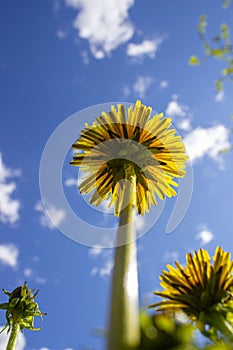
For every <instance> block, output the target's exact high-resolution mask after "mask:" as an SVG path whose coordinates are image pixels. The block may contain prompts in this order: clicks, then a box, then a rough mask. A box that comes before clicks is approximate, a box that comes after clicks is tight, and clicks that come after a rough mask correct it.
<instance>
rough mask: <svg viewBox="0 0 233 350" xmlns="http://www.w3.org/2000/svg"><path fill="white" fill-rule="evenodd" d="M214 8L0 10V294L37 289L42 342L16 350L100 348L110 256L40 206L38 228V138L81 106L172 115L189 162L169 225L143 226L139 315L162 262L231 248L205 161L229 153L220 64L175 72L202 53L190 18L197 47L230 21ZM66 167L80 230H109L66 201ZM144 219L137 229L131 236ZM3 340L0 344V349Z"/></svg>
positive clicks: (224, 190)
mask: <svg viewBox="0 0 233 350" xmlns="http://www.w3.org/2000/svg"><path fill="white" fill-rule="evenodd" d="M221 5H222V2H221V1H220V0H219V1H216V2H212V1H211V0H205V1H193V0H192V1H191V0H188V1H187V0H177V1H171V0H157V1H152V0H146V1H142V0H135V1H134V0H118V1H115V0H108V1H106V2H104V1H101V0H98V1H97V0H96V1H93V2H92V1H90V0H85V1H84V0H60V1H55V0H54V1H52V0H51V1H49V0H48V1H28V0H25V1H20V2H19V1H14V2H12V1H1V3H0V16H1V21H0V26H1V31H0V33H1V34H0V35H1V55H0V75H1V79H0V86H1V94H0V100H1V103H0V105H1V129H0V136H1V137H0V230H1V235H0V275H1V285H0V287H1V288H5V289H7V290H12V289H14V288H15V287H16V286H18V285H20V284H22V283H23V282H24V281H25V280H27V281H28V285H29V287H31V288H36V289H37V288H38V289H40V293H39V295H38V302H39V304H40V307H41V309H42V310H43V311H46V312H48V316H47V317H46V318H45V320H44V328H43V330H42V331H40V332H37V333H32V332H29V331H25V333H24V336H21V338H20V344H18V348H17V350H23V349H24V350H42V349H43V350H45V349H49V350H65V349H66V350H68V349H69V350H74V349H79V350H81V349H86V348H85V346H87V347H88V348H90V349H95V350H98V349H102V348H103V346H104V341H103V340H102V339H100V338H99V337H97V336H96V334H97V333H98V330H99V329H100V328H106V326H107V318H108V313H107V309H108V301H109V293H110V281H111V271H112V264H113V263H112V250H111V249H102V248H100V247H98V246H96V247H88V246H86V245H84V244H78V243H76V242H74V241H72V240H71V239H69V238H67V237H66V236H65V235H63V234H62V233H61V232H60V231H59V230H58V229H56V227H55V226H54V224H57V225H58V226H59V225H60V224H61V223H62V222H63V220H64V218H65V213H64V212H63V210H62V209H61V208H59V206H58V207H56V206H53V207H50V210H49V214H50V216H52V217H53V223H52V222H51V221H50V220H49V219H48V217H47V216H46V214H45V212H44V209H43V206H42V203H41V196H40V188H39V166H40V161H41V156H42V152H43V150H44V148H45V145H46V143H47V141H48V139H49V138H50V136H51V134H52V133H53V132H54V130H56V128H57V127H58V126H59V125H60V124H61V123H62V122H63V121H65V120H67V118H68V117H69V116H71V115H73V114H75V113H77V112H79V111H81V110H82V109H84V108H89V107H90V106H93V105H96V104H103V103H109V102H112V101H114V102H117V101H118V102H119V101H125V102H130V103H134V102H135V101H136V100H137V99H138V98H139V99H141V100H142V102H143V103H144V104H146V105H151V106H152V107H153V109H154V110H156V111H158V112H162V111H163V112H165V114H166V115H168V116H171V117H172V119H173V123H174V125H175V127H176V128H177V130H178V132H179V134H180V135H182V136H183V138H184V142H185V145H186V147H187V150H188V153H189V156H190V159H191V160H192V166H193V172H194V181H193V192H192V198H191V203H190V206H189V208H188V210H187V213H186V215H185V217H184V218H183V220H182V222H181V224H180V225H179V226H178V227H177V228H176V229H175V230H174V231H173V232H172V233H171V234H166V226H167V223H168V220H169V218H170V216H171V213H172V210H173V208H174V205H175V203H176V199H175V198H173V199H171V200H167V201H166V202H165V206H164V208H163V209H162V213H161V216H160V217H159V219H158V221H157V222H156V224H155V225H154V226H153V227H152V228H151V229H150V230H149V231H148V232H146V234H144V235H143V237H142V238H140V239H139V240H138V241H137V244H138V263H139V280H140V299H141V303H142V304H143V303H144V304H145V305H148V304H150V302H152V301H153V300H154V299H153V298H154V297H153V294H152V291H153V290H155V289H157V288H159V278H158V275H159V273H160V272H161V269H163V268H164V267H165V265H166V264H167V263H172V262H173V261H174V259H179V261H180V262H181V263H182V262H184V259H185V254H186V253H187V252H189V251H193V250H195V249H198V248H199V247H204V248H206V249H208V250H209V252H210V254H213V252H214V250H215V247H216V246H217V245H222V246H223V248H224V249H226V250H229V251H232V250H233V243H232V201H231V198H232V197H233V188H232V183H231V181H232V160H233V154H232V152H231V153H229V154H225V155H221V154H219V152H220V151H221V150H222V149H225V148H227V147H229V145H230V143H231V142H232V137H231V133H230V128H232V121H231V119H230V117H231V115H232V111H233V99H232V92H233V86H232V83H231V82H226V84H225V86H224V92H223V93H221V94H216V92H215V86H214V83H215V80H216V79H217V78H218V77H219V74H220V71H221V69H222V64H221V62H215V61H213V60H206V61H205V62H204V63H203V65H201V66H199V67H190V66H189V65H188V64H187V62H188V59H189V57H190V56H191V55H192V54H197V55H199V56H200V57H201V56H202V55H203V50H202V46H201V42H200V40H199V37H198V34H197V32H196V25H197V22H198V17H199V15H200V14H203V13H206V14H208V16H209V20H208V21H209V29H208V33H209V35H210V37H211V36H214V35H216V34H217V33H218V31H219V25H220V24H221V23H222V22H224V21H226V22H228V23H229V22H230V20H231V19H232V14H233V13H232V11H233V10H232V7H231V8H229V9H228V10H227V11H224V10H222V8H221ZM76 116H77V118H78V117H79V116H80V114H77V115H76ZM91 117H93V118H94V117H95V115H93V116H90V115H88V118H89V121H90V120H91V119H90V118H91ZM66 137H67V138H68V135H64V138H66ZM77 137H78V130H77ZM73 141H75V139H74V140H73ZM61 143H62V141H61ZM59 145H60V143H59V144H58V145H57V151H56V149H55V150H54V158H56V157H59ZM71 157H72V152H71V151H68V153H67V156H66V157H65V159H64V164H63V169H62V180H63V189H64V193H65V196H66V198H67V201H68V202H69V203H70V206H71V207H72V208H73V210H74V211H75V213H76V215H77V216H80V217H81V218H82V219H83V220H84V221H86V222H87V223H90V224H92V225H93V224H95V225H97V226H98V227H99V226H100V227H104V226H106V227H111V228H114V227H115V225H116V222H117V221H116V219H113V218H112V215H111V214H108V213H103V212H99V211H96V209H93V208H91V207H90V206H89V205H88V204H87V202H86V198H84V199H85V201H84V200H83V197H82V196H80V195H79V194H78V191H77V189H76V187H75V186H76V179H77V169H75V168H71V167H70V165H69V160H70V159H71ZM51 164H52V160H51ZM51 171H52V170H51V169H48V174H47V176H48V179H49V181H53V179H51ZM53 176H54V175H53ZM55 176H56V174H55ZM59 176H60V174H58V177H59ZM180 184H181V181H180ZM104 208H105V207H102V209H101V210H104ZM155 215H156V212H155ZM148 220H149V219H147V217H145V218H144V220H140V219H137V229H138V232H139V234H140V230H141V232H144V231H145V225H146V222H147V221H148ZM154 220H155V219H154ZM78 229H79V227H77V231H78ZM79 234H81V233H78V235H79ZM0 301H1V302H3V301H5V296H4V294H2V296H1V298H0ZM0 324H2V325H3V324H4V314H3V313H1V315H0ZM5 341H6V336H5V335H4V334H2V335H0V345H1V347H3V346H4V344H5V343H4V342H5Z"/></svg>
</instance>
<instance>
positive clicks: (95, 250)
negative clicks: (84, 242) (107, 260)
mask: <svg viewBox="0 0 233 350" xmlns="http://www.w3.org/2000/svg"><path fill="white" fill-rule="evenodd" d="M102 251H103V248H102V247H100V246H95V247H92V248H90V249H89V251H88V254H89V255H91V256H98V255H100V254H101V253H102Z"/></svg>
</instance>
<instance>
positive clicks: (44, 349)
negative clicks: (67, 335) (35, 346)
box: [40, 347, 50, 350]
mask: <svg viewBox="0 0 233 350" xmlns="http://www.w3.org/2000/svg"><path fill="white" fill-rule="evenodd" d="M40 350H50V349H49V348H45V347H43V348H40Z"/></svg>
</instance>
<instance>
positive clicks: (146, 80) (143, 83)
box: [133, 75, 153, 98]
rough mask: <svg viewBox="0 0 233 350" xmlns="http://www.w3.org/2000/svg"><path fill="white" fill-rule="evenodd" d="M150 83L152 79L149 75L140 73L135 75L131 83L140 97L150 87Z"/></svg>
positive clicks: (142, 96)
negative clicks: (135, 77)
mask: <svg viewBox="0 0 233 350" xmlns="http://www.w3.org/2000/svg"><path fill="white" fill-rule="evenodd" d="M152 83H153V79H152V78H151V77H149V76H142V75H141V76H139V77H137V79H136V81H135V83H134V84H133V90H134V92H135V93H136V94H137V95H138V96H139V97H140V98H144V97H145V95H146V91H147V90H148V89H149V88H150V86H151V84H152Z"/></svg>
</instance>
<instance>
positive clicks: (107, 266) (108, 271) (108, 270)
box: [91, 260, 113, 277]
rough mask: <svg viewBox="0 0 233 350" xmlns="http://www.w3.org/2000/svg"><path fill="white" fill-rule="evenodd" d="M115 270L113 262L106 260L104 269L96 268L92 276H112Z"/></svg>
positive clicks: (93, 269)
mask: <svg viewBox="0 0 233 350" xmlns="http://www.w3.org/2000/svg"><path fill="white" fill-rule="evenodd" d="M112 269H113V261H112V260H106V261H105V263H104V265H103V266H102V267H97V266H94V267H93V268H92V270H91V276H95V275H97V274H98V275H99V276H100V277H105V276H110V275H111V273H112Z"/></svg>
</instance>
